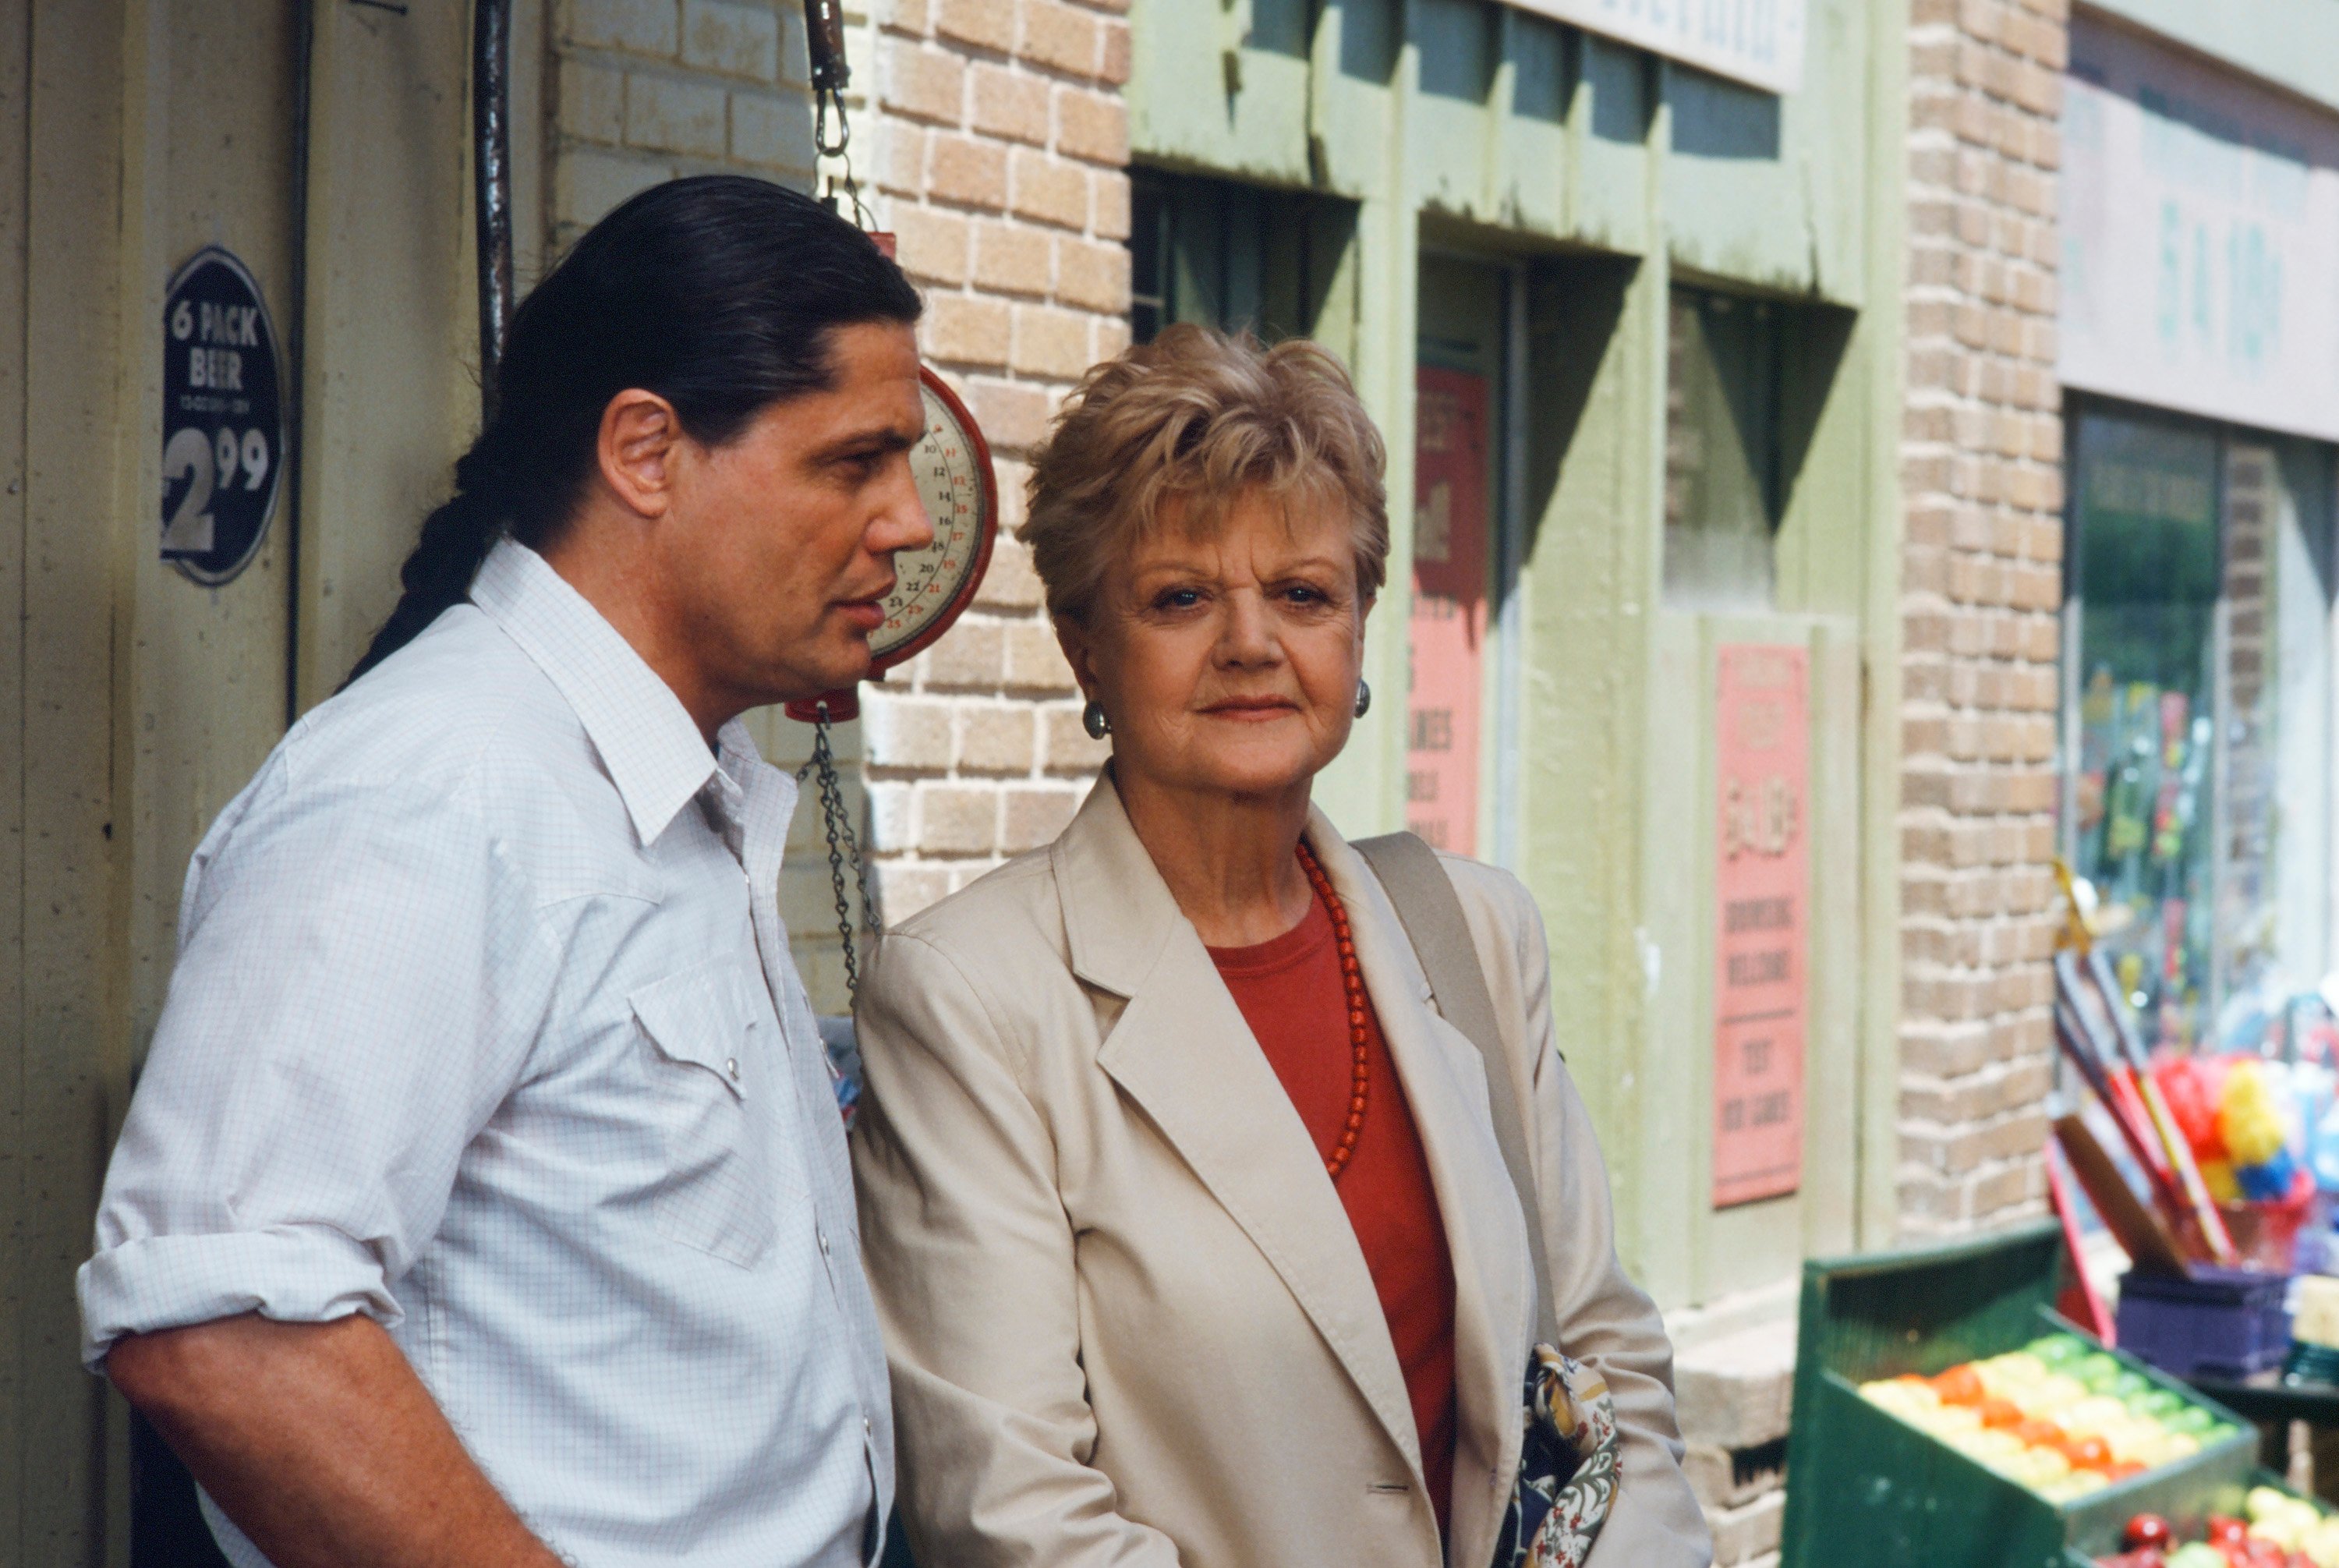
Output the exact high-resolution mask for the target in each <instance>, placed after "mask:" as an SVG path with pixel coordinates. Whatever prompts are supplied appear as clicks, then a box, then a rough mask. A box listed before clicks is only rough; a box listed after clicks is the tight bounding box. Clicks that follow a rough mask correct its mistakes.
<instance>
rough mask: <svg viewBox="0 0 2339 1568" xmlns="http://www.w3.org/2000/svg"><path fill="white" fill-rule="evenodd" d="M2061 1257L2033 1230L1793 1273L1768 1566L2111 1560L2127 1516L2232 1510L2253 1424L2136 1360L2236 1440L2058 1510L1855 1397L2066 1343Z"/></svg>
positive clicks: (2250, 1451)
mask: <svg viewBox="0 0 2339 1568" xmlns="http://www.w3.org/2000/svg"><path fill="white" fill-rule="evenodd" d="M2062 1247H2063V1237H2062V1231H2061V1228H2059V1227H2058V1226H2057V1225H2056V1224H2055V1223H2053V1222H2052V1221H2048V1222H2045V1223H2042V1224H2039V1225H2037V1226H2031V1227H2025V1228H2021V1229H2019V1230H2015V1231H2009V1232H2002V1233H2000V1234H1999V1235H1995V1236H1990V1237H1986V1238H1979V1239H1977V1240H1973V1241H1966V1242H1959V1243H1955V1244H1953V1245H1950V1246H1947V1247H1932V1248H1927V1249H1924V1250H1921V1251H1913V1252H1900V1253H1890V1254H1874V1255H1870V1256H1867V1257H1846V1258H1834V1259H1815V1260H1813V1261H1811V1262H1810V1263H1807V1264H1805V1265H1804V1267H1803V1299H1802V1319H1801V1329H1800V1332H1799V1334H1798V1336H1797V1345H1796V1356H1795V1404H1794V1415H1793V1420H1792V1424H1791V1427H1790V1429H1789V1435H1788V1439H1787V1514H1786V1520H1785V1523H1784V1529H1783V1540H1782V1542H1781V1556H1782V1564H1783V1568H2071V1565H2072V1564H2077V1563H2087V1562H2089V1561H2090V1560H2091V1558H2092V1556H2093V1555H2094V1554H2096V1553H2107V1552H2110V1551H2111V1550H2113V1549H2114V1548H2115V1547H2116V1546H2117V1543H2118V1540H2119V1534H2120V1531H2121V1528H2122V1527H2123V1526H2124V1525H2125V1524H2127V1520H2128V1518H2129V1516H2130V1515H2132V1514H2138V1513H2145V1512H2150V1513H2154V1514H2165V1515H2166V1516H2167V1517H2168V1519H2169V1520H2170V1521H2171V1522H2172V1523H2174V1524H2177V1525H2178V1526H2179V1527H2180V1528H2182V1529H2187V1530H2197V1529H2198V1528H2199V1527H2200V1526H2201V1524H2203V1522H2204V1521H2205V1520H2206V1516H2207V1515H2208V1514H2212V1513H2233V1512H2237V1511H2238V1510H2239V1509H2240V1507H2241V1503H2242V1497H2243V1495H2244V1494H2245V1492H2246V1491H2247V1490H2248V1488H2249V1486H2250V1484H2251V1481H2252V1471H2253V1467H2254V1464H2255V1455H2256V1453H2257V1433H2256V1430H2255V1428H2254V1427H2252V1426H2251V1425H2249V1424H2248V1423H2247V1422H2245V1421H2244V1420H2243V1419H2242V1418H2241V1417H2239V1416H2237V1415H2233V1414H2232V1413H2231V1412H2229V1411H2227V1410H2226V1409H2225V1408H2224V1407H2222V1406H2220V1405H2216V1404H2215V1403H2214V1402H2212V1401H2209V1400H2206V1399H2203V1398H2202V1397H2201V1396H2200V1395H2198V1394H2196V1393H2194V1392H2193V1391H2192V1390H2190V1389H2188V1388H2186V1386H2184V1385H2183V1384H2181V1383H2178V1382H2176V1380H2175V1379H2173V1378H2171V1377H2168V1376H2166V1375H2165V1374H2163V1373H2161V1372H2158V1371H2156V1369H2154V1368H2153V1367H2150V1366H2146V1365H2145V1364H2144V1363H2142V1362H2140V1361H2138V1360H2137V1359H2136V1358H2135V1357H2134V1356H2122V1357H2121V1358H2120V1359H2121V1360H2122V1362H2123V1363H2124V1364H2125V1365H2127V1366H2128V1367H2129V1368H2130V1369H2132V1370H2134V1371H2136V1372H2137V1373H2139V1374H2141V1375H2142V1376H2144V1377H2145V1378H2147V1380H2148V1381H2150V1382H2151V1383H2153V1384H2154V1385H2155V1386H2158V1387H2162V1388H2166V1389H2171V1390H2173V1391H2175V1392H2176V1393H2177V1394H2179V1395H2183V1396H2184V1397H2185V1398H2186V1400H2187V1401H2188V1402H2189V1403H2192V1404H2195V1405H2204V1406H2206V1408H2208V1409H2209V1410H2210V1411H2211V1412H2213V1413H2214V1414H2215V1415H2217V1416H2218V1417H2219V1418H2220V1419H2221V1420H2224V1421H2226V1422H2230V1423H2231V1424H2232V1425H2234V1427H2235V1431H2234V1433H2233V1434H2232V1435H2230V1436H2228V1437H2227V1438H2226V1439H2224V1440H2223V1441H2220V1442H2218V1443H2216V1444H2214V1445H2205V1446H2204V1447H2203V1448H2202V1450H2201V1451H2200V1452H2199V1453H2198V1454H2196V1455H2193V1456H2192V1457H2191V1458H2189V1459H2186V1460H2182V1461H2179V1462H2178V1463H2176V1464H2168V1465H2163V1466H2161V1467H2159V1468H2157V1469H2155V1470H2151V1471H2148V1472H2147V1473H2146V1474H2141V1475H2137V1476H2134V1477H2132V1478H2130V1479H2129V1480H2127V1481H2122V1482H2118V1483H2116V1484H2113V1485H2110V1486H2107V1487H2105V1488H2104V1489H2103V1490H2102V1491H2100V1492H2094V1493H2090V1494H2087V1496H2084V1497H2081V1498H2077V1499H2076V1500H2074V1501H2072V1502H2069V1503H2065V1504H2053V1503H2049V1502H2048V1501H2046V1500H2045V1499H2044V1498H2042V1497H2039V1496H2038V1495H2037V1494H2034V1493H2032V1492H2031V1491H2029V1490H2028V1488H2026V1487H2023V1486H2020V1485H2018V1484H2016V1483H2014V1482H2012V1481H2010V1480H2008V1479H2007V1478H2006V1477H2004V1476H2002V1475H1999V1474H1998V1473H1997V1472H1995V1471H1993V1470H1991V1469H1989V1468H1988V1467H1987V1466H1985V1465H1983V1464H1979V1462H1977V1461H1975V1460H1972V1459H1969V1458H1968V1457H1967V1456H1966V1455H1963V1454H1960V1453H1959V1452H1958V1451H1957V1450H1956V1449H1954V1448H1951V1447H1950V1446H1949V1445H1947V1444H1944V1443H1941V1442H1939V1441H1937V1440H1935V1439H1934V1438H1932V1437H1930V1436H1929V1435H1926V1434H1924V1433H1922V1432H1920V1431H1918V1430H1917V1429H1916V1428H1914V1427H1912V1426H1910V1425H1907V1424H1906V1423H1904V1422H1902V1421H1900V1419H1899V1418H1897V1417H1895V1416H1893V1415H1889V1414H1887V1413H1886V1412H1885V1411H1883V1410H1880V1409H1879V1408H1877V1407H1876V1406H1875V1405H1870V1403H1868V1401H1867V1400H1865V1399H1863V1398H1861V1397H1860V1390H1859V1385H1860V1384H1862V1383H1865V1382H1868V1381H1870V1379H1873V1378H1879V1377H1895V1376H1900V1375H1901V1374H1903V1373H1910V1372H1913V1373H1918V1374H1920V1375H1922V1376H1932V1375H1933V1374H1935V1373H1938V1372H1941V1371H1943V1370H1945V1369H1947V1368H1949V1367H1950V1366H1956V1365H1957V1364H1959V1362H1963V1361H1971V1360H1976V1359H1978V1358H1980V1357H1983V1356H1997V1355H1999V1354H2002V1353H2003V1352H2006V1351H2008V1350H2016V1349H2019V1348H2020V1347H2021V1346H2024V1345H2027V1344H2028V1343H2029V1342H2030V1341H2031V1340H2033V1339H2036V1338H2038V1336H2040V1335H2042V1334H2047V1333H2051V1332H2057V1331H2060V1332H2064V1333H2078V1332H2079V1331H2078V1330H2077V1329H2076V1328H2074V1327H2073V1326H2072V1325H2070V1324H2069V1323H2068V1322H2066V1321H2065V1320H2064V1319H2063V1318H2061V1317H2058V1316H2057V1315H2056V1313H2055V1311H2054V1307H2053V1303H2054V1300H2055V1297H2056V1293H2057V1290H2058V1286H2059V1283H2060V1273H2061V1268H2062ZM2083 1337H2084V1336H2083ZM2114 1354H2115V1355H2117V1354H2118V1353H2117V1352H2114Z"/></svg>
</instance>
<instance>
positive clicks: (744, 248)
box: [350, 174, 920, 681]
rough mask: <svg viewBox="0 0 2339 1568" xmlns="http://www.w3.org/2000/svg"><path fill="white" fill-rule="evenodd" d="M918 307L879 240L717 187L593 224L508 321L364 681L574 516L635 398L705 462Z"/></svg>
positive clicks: (721, 179) (803, 210) (670, 193)
mask: <svg viewBox="0 0 2339 1568" xmlns="http://www.w3.org/2000/svg"><path fill="white" fill-rule="evenodd" d="M919 309H920V305H919V301H918V295H917V291H915V290H913V289H912V288H911V287H910V284H909V282H908V281H907V280H906V279H904V278H903V276H902V271H901V269H900V268H898V267H896V266H895V265H894V264H893V261H891V260H889V259H888V258H887V257H886V256H885V255H884V254H883V252H881V251H879V250H878V249H877V247H876V245H875V244H874V243H873V242H872V241H871V240H870V238H869V236H868V235H866V234H864V233H863V232H861V231H860V230H859V229H856V228H854V226H853V225H852V224H851V223H848V222H845V221H844V219H843V218H840V217H838V216H837V215H836V214H835V213H834V212H830V211H829V210H828V209H827V208H825V207H824V206H822V205H821V204H820V203H819V202H815V201H814V200H813V199H812V198H811V197H809V196H805V195H802V194H800V193H798V192H794V191H790V190H787V189H785V188H784V187H782V186H778V185H775V184H772V183H770V182H767V181H763V180H754V179H748V178H746V177H745V176H741V175H735V174H708V175H701V176H697V177H696V178H692V179H687V180H676V181H672V182H668V183H666V184H662V185H656V186H653V187H652V188H651V189H649V190H647V191H645V192H642V193H641V194H640V195H638V196H636V197H634V198H633V199H632V200H631V201H629V202H626V203H625V205H623V206H621V207H619V208H618V209H617V211H616V212H611V213H610V214H609V215H608V216H607V217H606V218H604V219H602V220H601V221H600V222H598V223H596V224H594V225H593V227H592V229H591V230H590V231H589V232H587V233H586V235H585V237H584V238H583V239H581V240H579V241H577V244H576V247H575V248H574V249H573V250H571V251H569V252H568V254H567V256H566V257H565V258H563V259H562V261H561V262H560V264H559V265H558V266H557V267H555V268H553V270H552V271H550V272H549V273H548V274H547V275H546V277H545V279H544V281H542V282H541V283H538V285H537V287H536V290H535V291H534V292H533V293H531V294H529V295H528V299H527V300H526V301H525V302H523V303H522V304H521V305H520V307H519V309H518V311H517V312H515V313H514V315H513V317H512V324H511V330H510V332H509V333H508V338H507V340H506V342H505V344H504V352H503V359H502V361H501V363H500V365H499V366H498V370H497V389H498V390H497V401H496V406H495V408H494V409H492V410H491V411H490V412H489V415H488V418H487V423H486V428H485V429H482V430H480V432H479V439H478V440H476V441H474V442H472V443H471V449H470V450H469V451H468V452H466V453H464V454H463V457H462V459H460V460H459V461H458V462H457V463H456V465H455V494H454V496H453V498H450V499H449V501H448V502H447V503H446V504H445V505H443V506H441V507H440V508H439V509H438V510H437V511H434V512H432V513H431V514H430V516H429V518H427V519H425V520H424V522H423V524H422V537H421V540H420V542H419V543H418V544H417V545H416V546H415V547H414V553H413V554H412V555H410V556H409V557H407V558H406V565H405V566H404V567H401V568H400V572H399V578H400V582H401V583H403V584H404V585H405V589H406V592H405V595H404V597H401V598H400V600H399V601H398V607H397V608H396V609H394V610H392V611H391V612H390V619H389V620H388V621H387V622H385V623H384V624H383V626H382V628H381V630H380V632H378V633H376V634H375V636H374V639H373V646H370V647H369V648H368V649H366V653H365V656H364V657H363V658H361V659H360V660H359V661H358V663H357V667H356V668H355V669H353V670H351V671H350V680H352V681H354V680H356V679H357V678H358V677H359V676H362V675H364V674H365V673H366V672H367V671H368V670H370V669H371V668H373V666H376V665H378V664H380V662H381V661H382V660H383V659H385V658H388V657H389V656H390V655H391V654H393V653H396V652H397V651H398V650H399V649H400V648H401V647H403V646H406V645H407V644H408V643H410V642H411V641H412V640H413V639H414V638H415V637H417V636H419V635H420V634H421V632H422V630H423V628H424V627H426V626H429V624H430V623H431V622H432V621H434V620H436V619H438V618H439V612H441V611H443V610H446V609H448V608H449V607H450V606H454V605H457V604H459V603H460V602H461V601H462V599H463V597H464V596H465V595H467V594H469V592H470V588H471V578H472V577H474V576H475V575H476V574H477V573H478V571H479V563H480V562H481V561H483V560H485V559H486V558H487V555H488V551H489V549H490V548H492V547H494V545H495V542H496V541H497V540H498V538H501V537H505V536H507V535H508V536H509V537H512V538H514V539H517V540H518V541H519V542H520V543H521V544H524V545H527V546H529V547H531V548H541V547H544V546H545V545H546V544H548V543H549V542H550V541H551V540H552V539H553V537H556V536H557V535H558V533H559V531H560V530H561V528H563V527H564V526H565V525H566V524H567V521H568V518H570V517H571V516H572V515H573V514H574V512H575V510H576V508H577V503H578V501H579V499H580V498H582V496H583V495H584V493H585V488H586V486H587V482H588V481H589V479H590V478H591V476H592V474H593V472H594V470H595V465H596V462H597V456H596V449H597V442H598V440H599V437H600V429H601V415H602V412H603V411H604V410H605V409H607V407H608V404H609V399H611V398H613V397H615V396H617V393H619V392H621V391H623V390H626V389H627V388H628V387H638V388H640V389H642V390H645V391H650V392H656V394H657V395H658V396H660V397H662V398H664V399H666V400H667V401H668V402H670V403H672V404H673V405H674V406H675V409H676V412H677V413H678V414H679V415H680V416H681V421H682V429H683V431H684V433H685V434H686V435H688V436H689V437H690V438H691V439H693V440H696V441H697V442H699V443H700V444H702V445H705V446H710V447H714V446H721V445H722V444H723V443H725V442H726V441H728V440H730V439H733V438H734V437H735V436H737V435H738V434H739V433H740V432H741V431H742V430H743V429H745V427H746V426H747V425H748V424H749V423H750V422H751V421H753V420H754V419H755V417H756V416H757V415H758V414H760V413H762V412H763V411H764V410H765V409H767V408H769V407H770V406H771V405H772V404H774V403H776V402H780V401H782V400H784V399H789V398H794V397H800V396H802V395H804V394H805V393H808V392H817V391H824V390H827V389H828V388H830V387H831V386H833V385H834V363H833V360H832V347H833V345H832V342H831V334H832V332H833V330H834V329H835V328H838V327H842V326H851V325H854V324H857V323H860V322H864V321H898V322H902V323H904V324H907V323H910V322H913V321H916V320H917V319H918V312H919Z"/></svg>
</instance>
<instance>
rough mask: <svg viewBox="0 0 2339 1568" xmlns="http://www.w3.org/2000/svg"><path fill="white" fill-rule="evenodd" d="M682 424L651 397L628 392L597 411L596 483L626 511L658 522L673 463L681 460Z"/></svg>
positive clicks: (668, 499)
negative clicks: (598, 472)
mask: <svg viewBox="0 0 2339 1568" xmlns="http://www.w3.org/2000/svg"><path fill="white" fill-rule="evenodd" d="M683 439H684V438H683V433H682V419H681V416H679V415H678V414H676V412H675V408H674V405H673V404H672V403H669V402H667V401H666V399H664V398H661V397H659V396H658V395H657V394H656V392H646V391H644V390H641V389H640V388H638V387H628V388H627V389H626V390H624V391H622V392H619V393H618V394H617V396H616V397H614V398H611V399H609V406H608V407H607V408H605V409H602V410H601V431H600V438H599V439H598V441H597V443H596V451H595V455H596V456H597V458H598V459H599V462H600V469H601V482H602V483H603V484H605V485H607V486H608V487H609V490H610V492H611V493H612V494H613V495H615V496H616V497H617V500H618V501H619V503H620V504H622V505H623V506H624V507H625V508H626V509H627V510H628V511H630V512H632V513H634V514H635V515H636V516H637V517H641V518H661V517H664V516H665V515H666V508H668V507H669V506H671V505H672V504H673V501H674V469H675V462H676V459H677V458H679V457H680V456H681V451H682V444H683Z"/></svg>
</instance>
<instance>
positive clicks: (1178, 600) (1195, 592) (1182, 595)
mask: <svg viewBox="0 0 2339 1568" xmlns="http://www.w3.org/2000/svg"><path fill="white" fill-rule="evenodd" d="M1201 602H1202V592H1201V590H1200V589H1199V588H1169V589H1165V590H1164V591H1163V592H1161V593H1160V594H1158V595H1156V596H1155V597H1154V600H1153V607H1154V608H1155V609H1157V610H1190V609H1192V608H1193V607H1194V606H1196V605H1199V604H1200V603H1201Z"/></svg>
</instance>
